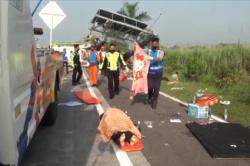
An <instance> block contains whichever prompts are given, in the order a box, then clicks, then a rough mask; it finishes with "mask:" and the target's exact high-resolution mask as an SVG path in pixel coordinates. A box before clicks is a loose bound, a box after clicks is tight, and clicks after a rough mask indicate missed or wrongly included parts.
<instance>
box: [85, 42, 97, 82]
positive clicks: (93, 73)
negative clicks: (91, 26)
mask: <svg viewBox="0 0 250 166" xmlns="http://www.w3.org/2000/svg"><path fill="white" fill-rule="evenodd" d="M86 58H87V60H88V61H89V80H90V83H91V85H92V86H97V81H98V62H99V60H100V58H99V56H98V54H97V52H96V51H95V47H94V46H91V48H90V50H89V52H88V53H87V55H86Z"/></svg>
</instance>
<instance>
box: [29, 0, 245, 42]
mask: <svg viewBox="0 0 250 166" xmlns="http://www.w3.org/2000/svg"><path fill="white" fill-rule="evenodd" d="M38 1H39V0H31V10H32V9H34V7H35V5H36V4H37V3H38ZM124 2H126V1H125V0H57V3H58V5H59V6H60V7H61V9H62V10H63V11H64V12H65V14H66V18H65V19H64V20H63V21H62V22H61V23H60V24H59V25H58V26H57V27H56V29H55V30H54V31H53V41H79V40H83V38H84V37H85V36H86V35H87V34H89V30H88V29H89V28H90V27H91V23H90V21H91V19H92V18H93V17H94V15H95V13H96V12H97V10H98V9H99V8H102V9H106V10H110V11H114V12H116V11H118V10H120V8H121V7H122V4H123V3H124ZM129 2H136V1H132V0H130V1H129ZM47 3H48V0H43V2H42V4H41V5H40V6H39V8H38V10H37V12H36V13H35V15H34V16H33V24H34V25H35V26H37V27H41V28H43V29H44V35H43V36H42V37H39V43H40V45H43V46H45V45H48V44H49V29H48V27H47V26H46V24H45V23H44V22H43V21H42V19H41V18H40V17H39V15H38V13H39V12H40V11H41V9H42V8H43V7H44V6H45V5H46V4H47ZM140 11H147V12H148V14H149V15H150V16H151V18H152V19H151V20H150V21H147V22H146V23H147V24H148V25H149V26H152V29H153V30H154V32H155V33H156V34H157V35H158V36H159V37H160V40H161V44H163V45H165V46H172V45H214V44H217V43H221V42H223V43H238V41H240V42H241V43H250V1H248V0H139V12H140ZM160 14H161V16H160V18H159V19H158V20H157V18H158V17H159V15H160ZM156 20H157V21H156ZM155 21H156V22H155ZM154 22H155V24H154Z"/></svg>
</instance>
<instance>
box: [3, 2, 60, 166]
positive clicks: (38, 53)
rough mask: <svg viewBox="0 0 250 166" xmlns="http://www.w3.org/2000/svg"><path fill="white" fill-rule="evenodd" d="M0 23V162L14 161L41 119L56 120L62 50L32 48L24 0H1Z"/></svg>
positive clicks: (27, 10) (19, 156)
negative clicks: (60, 51)
mask: <svg viewBox="0 0 250 166" xmlns="http://www.w3.org/2000/svg"><path fill="white" fill-rule="evenodd" d="M0 23H1V24H0V165H1V164H3V165H18V164H19V163H20V161H21V159H22V157H23V156H24V153H25V149H26V148H27V146H28V144H29V142H30V140H31V138H32V136H33V134H34V132H35V131H36V129H37V127H38V125H39V124H40V122H42V123H43V124H45V125H53V124H54V123H55V122H56V116H57V90H59V88H60V80H61V79H60V78H61V77H62V72H63V70H62V56H61V54H60V53H59V52H51V50H49V49H41V48H40V49H37V48H36V43H35V37H34V32H35V34H42V30H41V29H39V28H35V29H34V28H33V24H32V16H31V11H30V2H29V1H28V0H1V1H0Z"/></svg>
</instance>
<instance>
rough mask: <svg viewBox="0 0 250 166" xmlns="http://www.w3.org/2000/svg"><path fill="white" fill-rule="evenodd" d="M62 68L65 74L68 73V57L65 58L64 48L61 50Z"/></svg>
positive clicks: (65, 51)
mask: <svg viewBox="0 0 250 166" xmlns="http://www.w3.org/2000/svg"><path fill="white" fill-rule="evenodd" d="M62 54H63V67H65V68H66V73H67V74H68V73H69V67H68V65H69V64H68V57H67V50H66V48H64V49H63V53H62Z"/></svg>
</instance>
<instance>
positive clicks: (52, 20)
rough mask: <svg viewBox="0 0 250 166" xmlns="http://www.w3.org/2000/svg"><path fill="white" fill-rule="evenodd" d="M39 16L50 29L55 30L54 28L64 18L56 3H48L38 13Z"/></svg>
mask: <svg viewBox="0 0 250 166" xmlns="http://www.w3.org/2000/svg"><path fill="white" fill-rule="evenodd" d="M39 16H40V17H41V18H42V20H43V21H44V22H45V24H46V25H47V26H48V27H49V28H50V29H55V28H56V26H57V25H58V24H60V23H61V22H62V20H63V19H64V18H65V17H66V15H65V13H64V12H63V10H62V9H61V8H60V7H59V6H58V4H57V3H56V1H49V3H48V4H47V5H46V6H45V7H44V8H43V9H42V10H41V11H40V13H39Z"/></svg>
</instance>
